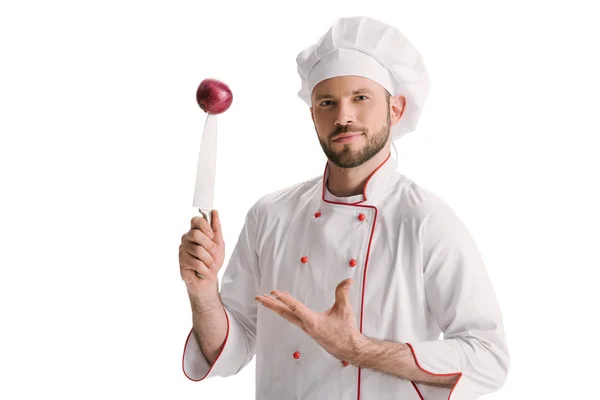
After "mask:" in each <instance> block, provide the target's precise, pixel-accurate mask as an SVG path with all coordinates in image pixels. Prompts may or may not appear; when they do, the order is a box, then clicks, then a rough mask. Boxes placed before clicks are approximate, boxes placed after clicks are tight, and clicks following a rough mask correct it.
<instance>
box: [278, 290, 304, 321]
mask: <svg viewBox="0 0 600 400" xmlns="http://www.w3.org/2000/svg"><path fill="white" fill-rule="evenodd" d="M271 294H272V295H274V296H276V297H277V299H279V301H281V302H282V303H283V304H285V305H286V306H287V308H288V309H289V310H290V311H291V312H292V313H293V314H295V315H296V316H298V317H300V319H301V320H303V321H304V322H311V321H312V319H313V317H314V312H313V311H312V310H310V309H309V308H308V307H306V306H305V305H304V304H303V303H302V302H300V301H298V300H296V299H295V298H293V297H292V295H291V294H289V293H288V292H281V291H279V290H273V291H272V292H271Z"/></svg>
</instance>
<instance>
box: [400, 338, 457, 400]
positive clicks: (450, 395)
mask: <svg viewBox="0 0 600 400" xmlns="http://www.w3.org/2000/svg"><path fill="white" fill-rule="evenodd" d="M406 344H407V345H408V347H409V348H410V352H411V353H412V356H413V358H414V359H415V363H416V364H417V367H419V369H420V370H421V371H423V372H426V373H428V374H430V375H433V376H453V375H458V379H457V380H456V383H455V384H454V386H452V390H450V394H449V395H448V400H450V397H452V392H454V389H455V388H456V385H458V382H460V379H461V378H462V372H452V373H449V374H435V373H433V372H431V371H427V370H426V369H425V368H423V367H421V364H419V360H417V356H416V354H415V349H413V347H412V345H411V344H410V343H406ZM411 383H412V385H413V387H414V388H415V390H416V391H417V393H418V394H419V397H420V398H421V400H425V399H424V398H423V395H422V394H421V391H420V390H419V388H418V387H417V385H416V384H415V383H414V382H412V381H411Z"/></svg>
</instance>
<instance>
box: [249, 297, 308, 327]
mask: <svg viewBox="0 0 600 400" xmlns="http://www.w3.org/2000/svg"><path fill="white" fill-rule="evenodd" d="M255 299H256V301H258V302H259V303H261V304H262V305H263V306H265V307H267V308H268V309H269V310H271V311H273V312H276V313H277V314H279V315H280V316H281V317H283V318H284V319H286V320H287V321H289V322H291V323H293V324H294V325H296V326H298V327H300V328H302V329H304V323H303V322H302V320H301V319H300V317H298V316H297V315H296V314H294V313H293V312H292V311H291V310H290V309H289V307H288V306H286V305H285V304H284V303H283V302H281V301H280V300H278V299H274V298H273V297H270V296H267V295H262V296H256V297H255Z"/></svg>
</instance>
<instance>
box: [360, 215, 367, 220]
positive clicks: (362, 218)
mask: <svg viewBox="0 0 600 400" xmlns="http://www.w3.org/2000/svg"><path fill="white" fill-rule="evenodd" d="M365 218H367V216H366V215H365V214H359V215H358V219H359V221H364V220H365Z"/></svg>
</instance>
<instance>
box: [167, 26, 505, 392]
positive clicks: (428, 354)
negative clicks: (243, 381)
mask: <svg viewBox="0 0 600 400" xmlns="http://www.w3.org/2000/svg"><path fill="white" fill-rule="evenodd" d="M297 62H298V72H299V74H300V77H301V79H302V89H301V91H300V93H299V95H300V97H301V98H302V99H303V100H305V101H306V103H307V104H308V105H309V106H310V112H311V116H312V120H313V122H314V126H315V130H316V133H317V136H318V139H319V142H320V144H321V147H322V149H323V151H324V152H325V154H326V156H327V158H328V162H327V164H326V167H325V171H324V174H323V176H320V177H317V178H314V179H311V180H308V181H306V182H302V183H300V184H296V185H293V186H290V187H288V188H285V189H282V190H280V191H277V192H276V193H270V194H267V195H265V196H263V197H262V198H260V199H259V200H258V201H257V202H256V203H255V204H254V205H253V206H252V207H251V209H250V210H249V212H248V214H247V216H246V221H245V224H244V227H243V229H242V232H241V233H240V236H239V239H238V242H237V244H236V246H235V249H234V250H233V253H232V256H231V260H230V262H229V264H228V267H227V270H226V271H225V273H224V275H223V282H222V284H221V290H220V292H219V290H218V282H217V274H218V272H219V269H220V268H221V265H222V264H223V260H224V244H223V236H222V232H221V225H220V220H219V216H218V213H217V212H216V211H215V212H213V221H212V227H211V226H209V224H208V223H207V222H206V221H205V220H204V219H202V218H199V217H194V218H193V219H192V228H191V229H190V230H189V232H187V233H186V234H185V235H184V236H183V237H182V244H181V246H180V250H179V258H180V268H181V276H182V279H183V280H184V281H185V283H186V286H187V290H188V294H189V297H190V302H191V306H192V315H193V328H192V330H191V332H190V334H189V335H188V338H187V340H186V343H185V348H184V355H183V370H184V373H185V374H186V376H187V377H188V378H189V379H191V380H194V381H198V380H203V379H206V378H209V377H213V376H223V377H225V376H230V375H233V374H236V373H237V372H239V371H240V370H241V369H242V368H244V367H245V366H246V365H247V364H248V362H249V361H250V360H251V359H252V357H253V356H254V355H255V354H256V373H257V379H256V398H257V399H277V400H280V399H281V400H283V399H285V400H287V399H302V400H306V399H359V400H368V399H426V400H442V399H444V400H446V399H450V398H451V399H453V400H463V399H474V398H477V397H479V396H480V395H482V394H484V393H489V392H492V391H495V390H497V389H499V388H500V387H501V386H502V385H503V384H504V382H505V379H506V376H507V373H508V369H509V354H508V350H507V346H506V339H505V334H504V328H503V321H502V315H501V311H500V308H499V306H498V302H497V299H496V296H495V294H494V290H493V287H492V285H491V283H490V281H489V278H488V276H487V273H486V271H485V268H484V265H483V262H482V259H481V256H480V254H479V252H478V249H477V247H476V245H475V243H474V241H473V239H472V238H471V236H470V234H469V233H468V231H467V229H466V227H465V226H464V225H463V224H462V222H461V220H460V219H459V218H458V216H457V215H456V214H455V213H454V212H453V211H452V210H451V209H450V207H449V206H448V205H446V203H444V202H443V201H442V200H441V199H440V198H439V197H438V196H436V195H434V194H433V193H430V192H428V191H426V190H425V189H423V188H421V187H420V186H419V185H417V184H416V183H414V182H413V181H411V180H410V179H408V178H407V177H405V176H403V175H401V174H399V173H398V172H396V164H395V163H394V162H393V161H392V160H391V159H390V156H391V153H390V146H391V144H392V141H393V140H395V139H398V138H399V137H401V136H402V135H404V134H405V133H407V132H410V131H412V130H414V129H415V127H416V125H417V123H418V120H419V115H420V113H421V110H422V106H423V103H424V100H425V98H426V96H427V91H428V88H429V79H428V78H427V72H426V70H425V67H424V65H423V63H422V60H421V57H420V56H419V54H418V52H417V51H416V50H415V49H414V48H413V47H412V45H411V44H410V43H409V42H408V41H407V40H406V39H405V38H404V36H402V34H401V33H400V32H399V31H398V30H397V29H396V28H394V27H391V26H388V25H386V24H384V23H382V22H381V21H377V20H373V19H370V18H365V17H356V18H342V19H339V20H338V21H336V22H335V23H334V25H333V26H332V27H331V28H330V29H329V31H328V32H327V33H326V34H325V35H323V36H322V37H321V38H320V39H319V41H318V42H317V43H316V44H315V45H313V46H310V47H308V48H307V49H306V50H304V51H303V52H301V53H300V54H299V55H298V58H297ZM196 272H198V273H200V274H201V275H203V276H204V277H205V278H206V279H204V280H202V279H199V278H198V277H197V276H196ZM442 332H443V334H444V339H443V340H439V335H440V333H442Z"/></svg>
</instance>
